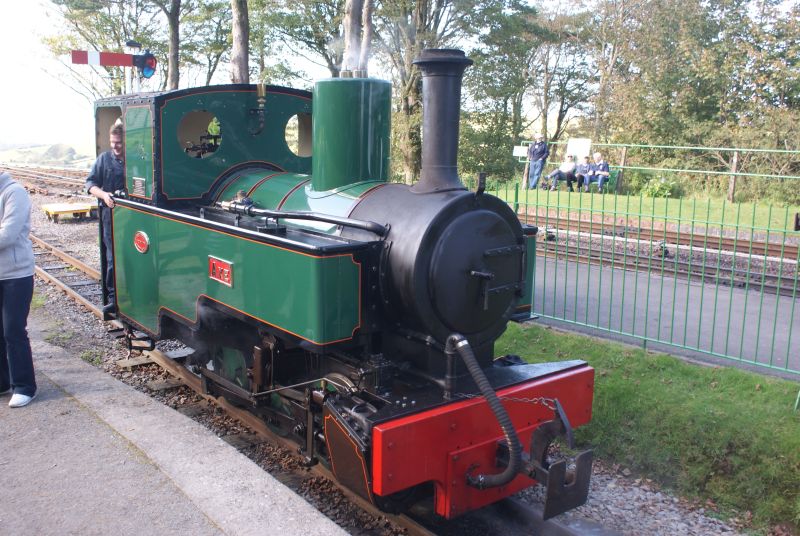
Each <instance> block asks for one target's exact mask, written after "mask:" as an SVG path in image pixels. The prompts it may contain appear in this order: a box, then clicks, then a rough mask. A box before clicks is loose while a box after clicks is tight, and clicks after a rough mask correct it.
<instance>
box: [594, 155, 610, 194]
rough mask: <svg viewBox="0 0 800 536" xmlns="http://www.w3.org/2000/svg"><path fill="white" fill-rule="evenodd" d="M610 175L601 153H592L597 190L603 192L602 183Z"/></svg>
mask: <svg viewBox="0 0 800 536" xmlns="http://www.w3.org/2000/svg"><path fill="white" fill-rule="evenodd" d="M610 176H611V170H610V169H609V168H608V162H606V161H605V159H604V158H603V155H602V153H594V178H596V179H597V191H598V192H599V193H603V184H604V183H605V182H606V181H607V180H608V178H609V177H610Z"/></svg>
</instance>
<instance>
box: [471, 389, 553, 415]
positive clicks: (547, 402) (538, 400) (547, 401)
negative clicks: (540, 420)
mask: <svg viewBox="0 0 800 536" xmlns="http://www.w3.org/2000/svg"><path fill="white" fill-rule="evenodd" d="M456 396H457V397H459V398H482V397H483V395H476V394H467V393H456ZM497 398H498V399H499V400H502V401H503V402H520V403H523V404H533V405H536V404H540V405H542V406H544V407H546V408H547V409H549V410H550V411H556V399H555V398H547V397H546V396H536V397H533V398H516V397H512V396H498V397H497Z"/></svg>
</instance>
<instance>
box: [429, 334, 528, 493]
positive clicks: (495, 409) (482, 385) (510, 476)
mask: <svg viewBox="0 0 800 536" xmlns="http://www.w3.org/2000/svg"><path fill="white" fill-rule="evenodd" d="M445 352H446V353H447V354H448V356H449V355H452V354H453V353H458V355H460V356H461V359H462V360H463V361H464V364H465V365H466V366H467V370H468V371H469V373H470V375H471V376H472V379H473V380H474V381H475V384H476V385H477V386H478V389H479V390H480V392H481V394H482V395H483V396H484V398H486V401H487V402H488V403H489V408H490V409H491V410H492V413H494V416H495V418H496V419H497V422H498V423H499V424H500V428H501V429H502V430H503V435H504V436H505V439H506V443H507V444H508V465H507V466H506V468H505V469H504V470H503V471H502V472H501V473H497V474H493V475H484V474H479V475H477V476H472V475H470V474H467V484H468V485H470V486H473V487H476V488H478V489H485V488H496V487H499V486H505V485H506V484H508V483H509V482H511V481H512V480H514V477H516V476H517V473H519V471H520V468H521V467H522V445H521V444H520V442H519V438H518V437H517V432H516V430H514V425H513V424H512V422H511V417H509V416H508V412H507V411H506V408H505V407H503V404H502V403H501V402H500V399H499V398H497V393H495V392H494V389H492V385H491V384H490V383H489V379H488V378H487V377H486V374H484V373H483V370H481V367H480V365H478V360H477V359H475V354H474V352H473V351H472V348H470V345H469V342H468V341H467V339H466V338H465V337H464V336H463V335H461V334H458V333H453V334H451V335H450V336H449V337H447V343H446V344H445Z"/></svg>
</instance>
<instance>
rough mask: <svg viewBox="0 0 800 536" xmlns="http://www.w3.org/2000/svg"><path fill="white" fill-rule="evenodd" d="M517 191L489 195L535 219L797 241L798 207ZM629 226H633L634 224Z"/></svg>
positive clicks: (512, 187)
mask: <svg viewBox="0 0 800 536" xmlns="http://www.w3.org/2000/svg"><path fill="white" fill-rule="evenodd" d="M518 187H519V185H518V184H517V185H515V184H510V183H506V184H505V185H503V186H501V187H499V188H496V189H493V190H490V192H491V193H492V194H494V195H496V196H498V197H500V198H501V199H503V200H505V201H506V202H508V203H510V204H512V205H513V204H514V203H515V202H516V203H519V212H520V213H524V212H526V210H525V209H526V207H527V212H528V213H529V214H531V213H534V212H535V211H536V209H537V208H540V209H542V210H541V212H540V213H543V209H549V210H560V211H562V216H565V214H563V213H564V212H567V211H569V212H570V213H571V214H572V215H573V216H575V215H578V214H584V215H587V214H589V213H593V214H601V213H602V214H604V215H605V216H607V217H615V219H617V220H619V219H620V218H624V217H625V215H626V214H627V215H629V217H631V218H632V219H633V222H635V221H636V220H637V218H638V217H639V216H640V215H641V216H642V218H644V219H653V220H655V221H659V222H663V221H665V219H666V221H667V222H668V223H671V224H672V223H677V222H678V221H680V222H681V223H682V224H691V223H692V222H693V221H694V222H695V223H696V224H697V225H704V224H705V222H708V223H709V224H711V225H712V226H720V225H724V226H725V227H726V228H727V229H735V228H736V227H738V228H739V230H740V231H742V232H749V231H750V229H751V228H754V229H755V230H756V231H762V230H764V231H765V230H767V229H769V230H770V231H771V232H778V233H781V234H782V232H783V231H787V232H788V233H789V235H794V236H800V233H798V232H795V231H794V230H793V229H794V218H795V214H796V213H798V212H800V206H785V207H783V206H777V205H771V204H766V203H730V202H728V201H726V200H724V199H712V198H706V199H700V198H691V199H670V198H651V197H646V196H640V195H636V196H630V195H611V194H606V195H600V194H597V193H594V192H592V193H570V192H568V191H567V190H566V186H561V188H560V189H559V190H556V191H554V192H550V191H547V190H541V189H539V190H528V189H518V190H515V188H518ZM633 222H632V223H631V224H633Z"/></svg>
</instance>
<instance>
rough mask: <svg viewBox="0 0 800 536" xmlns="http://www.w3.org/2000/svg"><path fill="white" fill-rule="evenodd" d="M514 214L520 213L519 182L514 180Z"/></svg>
mask: <svg viewBox="0 0 800 536" xmlns="http://www.w3.org/2000/svg"><path fill="white" fill-rule="evenodd" d="M514 214H519V184H517V182H516V181H515V182H514Z"/></svg>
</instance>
